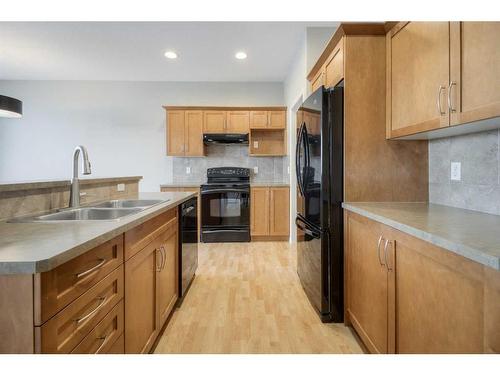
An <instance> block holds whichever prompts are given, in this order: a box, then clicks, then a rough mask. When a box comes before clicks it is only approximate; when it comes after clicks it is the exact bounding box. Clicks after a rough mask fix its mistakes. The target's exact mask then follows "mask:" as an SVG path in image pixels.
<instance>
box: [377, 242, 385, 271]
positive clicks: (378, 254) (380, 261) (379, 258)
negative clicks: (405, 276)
mask: <svg viewBox="0 0 500 375" xmlns="http://www.w3.org/2000/svg"><path fill="white" fill-rule="evenodd" d="M383 239H384V237H382V235H381V236H380V237H379V238H378V244H377V256H378V262H379V263H380V265H381V266H385V264H384V263H382V258H381V256H380V244H381V243H382V240H383Z"/></svg>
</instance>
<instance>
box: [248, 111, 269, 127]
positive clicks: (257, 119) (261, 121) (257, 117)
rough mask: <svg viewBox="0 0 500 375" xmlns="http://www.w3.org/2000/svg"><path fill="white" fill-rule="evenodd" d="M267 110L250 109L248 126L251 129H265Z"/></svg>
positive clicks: (267, 119)
mask: <svg viewBox="0 0 500 375" xmlns="http://www.w3.org/2000/svg"><path fill="white" fill-rule="evenodd" d="M268 121H269V118H268V113H267V111H250V128H252V129H263V128H264V129H265V128H267V125H268Z"/></svg>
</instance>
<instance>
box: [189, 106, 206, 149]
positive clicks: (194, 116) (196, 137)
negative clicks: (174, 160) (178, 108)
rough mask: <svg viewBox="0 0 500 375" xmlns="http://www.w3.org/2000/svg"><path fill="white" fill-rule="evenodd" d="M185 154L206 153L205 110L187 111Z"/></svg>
mask: <svg viewBox="0 0 500 375" xmlns="http://www.w3.org/2000/svg"><path fill="white" fill-rule="evenodd" d="M184 155H185V156H204V155H205V152H204V147H203V111H186V112H185V128H184Z"/></svg>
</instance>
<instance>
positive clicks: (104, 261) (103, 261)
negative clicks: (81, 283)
mask: <svg viewBox="0 0 500 375" xmlns="http://www.w3.org/2000/svg"><path fill="white" fill-rule="evenodd" d="M98 261H99V263H98V264H97V265H95V266H94V267H92V268H90V269H88V270H87V271H83V272H80V273H77V274H76V277H77V278H78V279H79V278H80V277H83V276H87V275H88V274H89V273H92V272H94V271H95V270H97V269H99V268H101V267H102V266H103V265H104V263H106V259H103V258H99V259H98Z"/></svg>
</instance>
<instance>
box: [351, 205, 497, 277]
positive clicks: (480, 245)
mask: <svg viewBox="0 0 500 375" xmlns="http://www.w3.org/2000/svg"><path fill="white" fill-rule="evenodd" d="M342 206H343V207H344V208H345V209H347V210H349V211H352V212H355V213H357V214H360V215H362V216H365V217H367V218H369V219H372V220H375V221H378V222H380V223H382V224H386V225H388V226H390V227H392V228H395V229H397V230H400V231H402V232H404V233H407V234H409V235H412V236H414V237H417V238H420V239H422V240H424V241H427V242H430V243H432V244H434V245H436V246H439V247H442V248H444V249H446V250H449V251H451V252H454V253H456V254H459V255H461V256H463V257H465V258H468V259H471V260H473V261H475V262H478V263H481V264H483V265H485V266H488V267H491V268H494V269H496V270H500V234H499V231H500V216H498V215H490V214H485V213H481V212H477V211H470V210H464V209H460V208H454V207H448V206H442V205H438V204H429V203H392V202H391V203H343V205H342Z"/></svg>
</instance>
